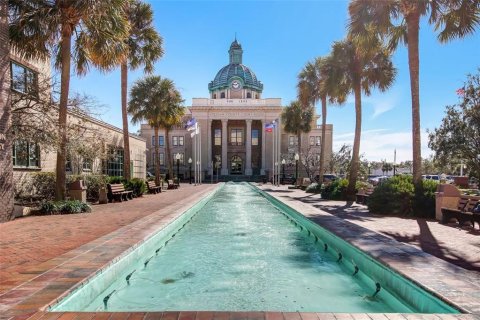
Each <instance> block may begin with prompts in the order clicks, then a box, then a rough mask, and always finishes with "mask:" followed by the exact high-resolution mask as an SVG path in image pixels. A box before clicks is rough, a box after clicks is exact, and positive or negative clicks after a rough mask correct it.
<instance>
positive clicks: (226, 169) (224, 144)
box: [221, 119, 228, 176]
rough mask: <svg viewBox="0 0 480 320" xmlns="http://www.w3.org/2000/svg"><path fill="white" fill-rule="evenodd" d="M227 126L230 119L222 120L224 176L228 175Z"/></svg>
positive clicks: (222, 173)
mask: <svg viewBox="0 0 480 320" xmlns="http://www.w3.org/2000/svg"><path fill="white" fill-rule="evenodd" d="M227 125H228V119H222V172H221V175H222V176H226V175H228V165H227V135H228V132H227Z"/></svg>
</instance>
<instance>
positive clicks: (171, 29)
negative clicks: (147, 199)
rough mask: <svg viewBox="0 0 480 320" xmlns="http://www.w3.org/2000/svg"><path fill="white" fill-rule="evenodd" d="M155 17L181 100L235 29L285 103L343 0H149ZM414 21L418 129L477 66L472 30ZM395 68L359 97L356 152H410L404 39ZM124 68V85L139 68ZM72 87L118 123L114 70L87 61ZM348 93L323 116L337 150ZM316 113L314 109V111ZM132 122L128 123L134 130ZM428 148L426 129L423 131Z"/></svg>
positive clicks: (323, 45) (342, 18) (344, 135)
mask: <svg viewBox="0 0 480 320" xmlns="http://www.w3.org/2000/svg"><path fill="white" fill-rule="evenodd" d="M148 2H150V3H151V4H152V6H153V9H154V13H155V26H156V27H157V30H158V31H159V33H160V34H161V35H162V37H163V39H164V49H165V55H164V57H163V58H162V59H161V60H160V61H159V62H157V63H156V66H155V67H156V68H155V74H158V75H161V76H162V77H167V78H170V79H172V80H174V82H175V83H176V85H177V87H178V88H179V89H180V91H181V92H182V94H183V97H184V99H185V105H187V106H188V105H190V104H191V99H192V98H193V97H208V88H207V85H208V83H209V82H210V81H211V80H212V79H213V78H214V77H215V74H216V73H217V71H218V70H219V69H220V68H221V67H223V66H224V65H226V64H228V54H227V51H228V48H229V46H230V43H231V42H232V41H233V39H234V36H235V33H236V34H237V39H238V40H239V42H240V43H241V44H242V47H243V51H244V55H243V63H244V64H245V65H247V66H249V67H250V68H251V69H252V70H253V71H254V72H255V73H256V75H257V77H258V78H259V79H260V80H261V81H262V82H263V84H264V91H263V97H264V98H267V97H279V98H282V101H283V104H284V105H286V104H288V103H289V102H290V101H292V100H294V99H295V98H296V87H295V86H296V81H297V78H296V77H297V74H298V72H299V71H300V70H301V68H302V67H303V66H304V64H305V63H306V62H307V61H308V60H310V59H313V58H314V57H316V56H322V55H326V54H328V53H329V51H330V48H331V44H332V42H333V41H335V40H341V39H342V38H343V37H344V36H345V34H346V30H345V26H346V23H347V19H348V13H347V6H348V1H344V0H331V1H327V0H324V1H322V0H318V1H159V0H150V1H148ZM423 22H424V23H423V24H422V26H421V31H420V98H421V100H420V101H421V102H420V103H421V123H422V130H424V131H425V130H427V129H433V128H435V127H438V126H439V124H440V121H441V119H442V118H443V115H444V110H445V106H446V105H449V104H454V103H457V102H458V96H457V95H456V93H455V91H456V89H458V88H459V87H461V86H462V84H463V82H464V81H465V78H466V74H468V73H474V72H475V71H476V69H477V68H479V67H480V59H479V56H480V35H479V31H478V30H477V33H476V34H474V35H471V36H469V37H467V38H465V39H462V40H454V41H452V42H450V43H447V44H440V43H439V42H438V41H437V39H436V36H435V31H434V30H433V29H432V27H431V26H429V25H428V24H426V23H425V19H424V21H423ZM393 61H394V63H395V65H396V67H397V68H398V75H397V78H396V81H395V84H394V85H393V87H392V88H391V89H390V90H388V91H387V92H385V93H378V92H374V93H373V94H372V95H371V96H370V97H364V98H363V127H362V131H363V132H362V143H361V153H363V154H364V155H365V156H366V158H367V159H369V160H380V159H384V158H386V159H387V161H393V150H394V149H395V148H396V149H397V160H400V161H401V160H408V159H411V102H410V86H409V74H408V64H407V52H406V49H405V48H404V47H400V48H399V50H397V52H396V53H395V55H394V56H393ZM142 76H143V73H142V71H141V70H137V71H133V72H130V74H129V85H131V84H132V83H133V82H134V81H135V80H137V79H139V78H141V77H142ZM71 88H72V91H77V92H83V93H87V94H89V95H91V96H94V97H95V98H96V99H97V100H98V102H99V103H101V104H103V105H105V108H104V109H103V110H102V113H103V114H102V116H101V118H102V119H103V120H104V121H107V122H109V123H112V124H114V125H116V126H119V127H120V126H121V123H122V122H121V112H120V72H119V71H118V70H116V71H114V72H110V73H108V74H104V73H100V72H97V71H95V70H92V71H91V72H90V73H89V74H88V75H87V76H84V77H81V78H77V77H73V79H72V82H71ZM353 102H354V101H353V98H351V99H349V100H348V101H347V103H346V104H344V105H342V106H334V105H332V106H330V108H329V109H328V112H329V113H328V116H327V122H328V123H332V124H333V126H334V150H336V149H338V148H339V147H340V146H341V145H342V144H343V143H349V144H352V143H353V131H354V125H355V124H354V120H355V113H354V108H353ZM319 113H320V112H319ZM137 129H138V126H133V125H131V127H130V131H132V132H135V131H136V130H137ZM422 142H423V146H422V148H423V155H424V156H428V154H429V153H430V151H429V150H428V148H427V135H426V134H425V133H424V134H423V137H422Z"/></svg>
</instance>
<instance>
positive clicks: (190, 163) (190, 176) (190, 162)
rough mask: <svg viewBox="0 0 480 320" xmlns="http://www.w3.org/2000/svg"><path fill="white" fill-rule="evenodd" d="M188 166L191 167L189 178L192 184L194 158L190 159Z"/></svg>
mask: <svg viewBox="0 0 480 320" xmlns="http://www.w3.org/2000/svg"><path fill="white" fill-rule="evenodd" d="M188 164H189V166H190V172H189V175H188V176H189V178H190V184H192V158H188Z"/></svg>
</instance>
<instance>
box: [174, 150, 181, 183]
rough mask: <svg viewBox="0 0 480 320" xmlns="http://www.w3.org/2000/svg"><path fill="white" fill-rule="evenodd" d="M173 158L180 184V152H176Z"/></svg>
mask: <svg viewBox="0 0 480 320" xmlns="http://www.w3.org/2000/svg"><path fill="white" fill-rule="evenodd" d="M175 159H177V181H178V184H180V153H177V155H176V156H175Z"/></svg>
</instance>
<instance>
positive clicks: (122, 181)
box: [107, 176, 126, 184]
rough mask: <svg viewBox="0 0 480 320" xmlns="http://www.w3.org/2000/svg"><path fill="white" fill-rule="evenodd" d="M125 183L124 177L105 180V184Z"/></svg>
mask: <svg viewBox="0 0 480 320" xmlns="http://www.w3.org/2000/svg"><path fill="white" fill-rule="evenodd" d="M125 181H126V180H125V178H124V177H117V176H112V177H108V178H107V183H110V184H118V183H125Z"/></svg>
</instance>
